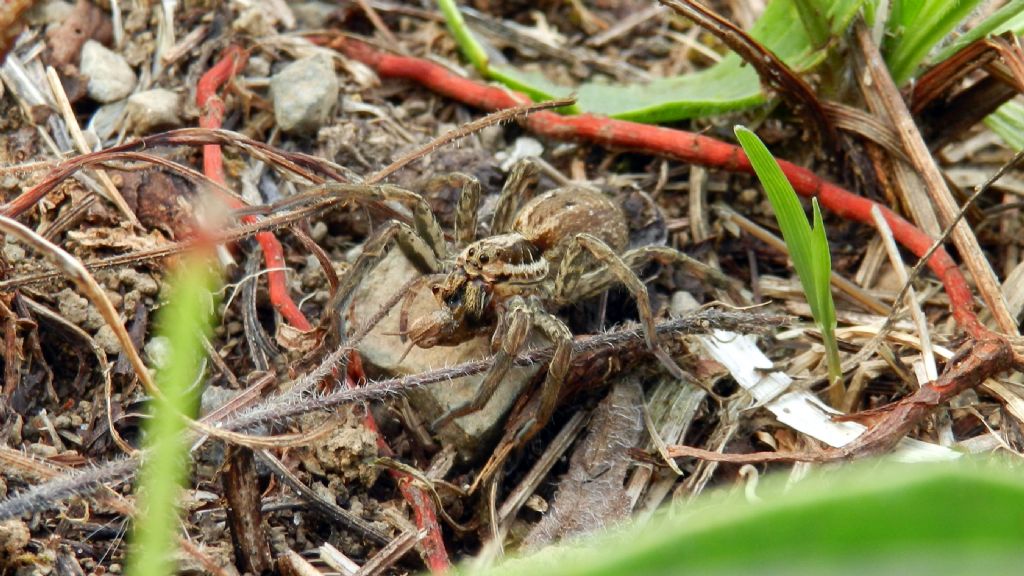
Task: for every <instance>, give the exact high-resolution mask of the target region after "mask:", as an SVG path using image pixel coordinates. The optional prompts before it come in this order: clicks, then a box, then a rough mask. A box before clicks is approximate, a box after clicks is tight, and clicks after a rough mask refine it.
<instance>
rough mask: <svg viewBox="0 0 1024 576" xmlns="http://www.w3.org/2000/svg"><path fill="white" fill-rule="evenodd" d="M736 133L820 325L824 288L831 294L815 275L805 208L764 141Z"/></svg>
mask: <svg viewBox="0 0 1024 576" xmlns="http://www.w3.org/2000/svg"><path fill="white" fill-rule="evenodd" d="M735 132H736V138H737V139H738V140H739V142H740V145H741V146H742V147H743V151H744V152H746V154H747V157H748V158H750V163H751V165H753V167H754V171H755V172H756V173H757V177H758V179H759V180H760V181H761V185H762V186H763V187H764V191H765V194H766V195H767V196H768V200H769V202H771V205H772V209H773V210H774V211H775V218H776V219H777V220H778V222H779V228H780V229H781V230H782V238H783V240H785V241H786V246H787V247H788V248H789V257H790V259H791V260H792V261H793V267H794V268H796V273H797V276H799V278H800V283H801V284H802V285H803V287H804V293H805V294H806V296H807V303H808V304H809V305H810V307H811V313H812V314H813V315H814V319H815V320H817V321H818V323H819V324H821V319H822V317H823V316H822V311H821V309H820V308H819V306H820V305H821V303H822V301H823V298H822V297H821V296H820V293H821V291H822V289H824V290H825V291H828V290H829V288H828V283H827V282H826V283H825V285H824V288H822V287H819V286H818V277H819V273H818V272H816V268H817V264H819V263H820V261H818V260H816V259H815V248H814V241H813V237H812V234H811V226H810V224H808V222H807V215H806V214H805V213H804V208H803V205H802V204H800V200H799V199H798V197H797V195H796V192H795V191H794V190H793V186H792V185H791V184H790V183H789V180H787V179H786V175H785V174H783V173H782V169H781V168H779V164H778V163H777V162H776V161H775V158H774V157H772V155H771V153H770V152H769V151H768V148H767V147H765V145H764V144H763V143H762V142H761V139H760V138H758V137H757V135H756V134H754V133H753V132H751V131H750V130H748V129H746V128H744V127H742V126H737V127H736V130H735Z"/></svg>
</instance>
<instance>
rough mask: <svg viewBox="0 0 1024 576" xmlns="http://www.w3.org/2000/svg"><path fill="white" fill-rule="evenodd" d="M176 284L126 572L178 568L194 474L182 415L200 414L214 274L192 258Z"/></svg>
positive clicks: (163, 318)
mask: <svg viewBox="0 0 1024 576" xmlns="http://www.w3.org/2000/svg"><path fill="white" fill-rule="evenodd" d="M189 264H192V265H191V266H189V265H188V264H186V265H185V266H184V267H183V271H182V272H181V273H180V275H179V276H178V277H177V278H176V279H175V280H174V281H173V283H172V296H171V299H170V301H169V303H168V305H167V306H166V307H165V308H164V309H163V310H161V311H160V315H159V326H160V334H161V335H163V336H164V337H166V338H167V339H168V341H169V344H170V358H169V360H168V362H167V365H166V366H165V367H163V368H162V369H161V370H160V372H159V373H158V375H157V383H158V385H159V386H160V390H161V391H163V393H164V395H165V397H166V403H165V402H162V401H160V400H154V401H153V417H152V418H151V419H149V421H148V422H147V424H146V428H145V431H146V447H147V455H146V458H145V461H144V462H143V465H142V471H141V473H140V476H139V478H140V480H139V509H140V513H139V515H138V517H137V518H135V527H134V533H133V536H132V551H131V553H130V555H129V559H128V566H127V571H126V574H128V575H129V576H167V575H170V574H173V573H174V572H175V569H174V550H175V547H176V539H177V533H178V507H177V504H178V498H179V494H180V491H181V486H182V485H183V484H184V482H185V480H186V478H187V476H188V462H189V460H188V446H187V445H186V444H185V443H184V442H183V441H182V439H183V438H182V435H183V432H184V428H185V423H184V421H183V420H182V419H181V417H180V416H179V415H180V414H195V412H196V410H197V407H198V397H197V395H195V394H190V393H189V390H190V388H191V386H192V383H193V382H195V380H196V378H197V376H198V375H199V370H200V367H201V365H202V357H203V354H204V351H203V347H202V340H201V339H200V336H201V335H208V334H209V333H210V311H211V297H212V296H211V292H210V286H211V278H210V276H209V274H208V273H207V268H206V266H205V264H204V263H201V262H196V261H193V262H190V263H189Z"/></svg>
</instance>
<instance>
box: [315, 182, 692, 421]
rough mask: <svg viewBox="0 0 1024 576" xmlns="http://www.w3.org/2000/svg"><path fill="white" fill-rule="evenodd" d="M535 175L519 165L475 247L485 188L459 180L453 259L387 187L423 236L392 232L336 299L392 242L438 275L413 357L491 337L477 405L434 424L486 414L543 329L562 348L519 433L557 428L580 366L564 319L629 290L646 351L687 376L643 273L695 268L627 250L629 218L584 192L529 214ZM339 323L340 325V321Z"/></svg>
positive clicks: (431, 223) (663, 251)
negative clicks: (566, 388) (558, 410)
mask: <svg viewBox="0 0 1024 576" xmlns="http://www.w3.org/2000/svg"><path fill="white" fill-rule="evenodd" d="M535 173H536V168H535V167H534V166H533V164H531V163H528V162H527V163H520V164H518V165H517V166H516V167H515V168H514V169H513V171H512V174H511V175H510V176H509V179H508V181H507V182H506V184H505V187H504V188H503V190H502V192H501V194H500V195H499V197H498V200H497V203H496V205H495V209H494V216H493V220H492V223H491V227H490V235H489V236H486V237H484V238H482V239H478V240H477V239H475V236H476V229H477V208H478V204H479V199H480V186H479V184H478V183H477V182H476V181H475V179H472V178H470V177H468V176H465V175H461V174H456V175H452V176H450V177H449V180H450V181H452V182H453V183H456V184H459V183H461V184H463V187H462V192H461V195H460V198H459V202H458V206H457V209H456V225H455V233H454V240H455V248H456V249H458V250H460V251H459V253H458V256H457V257H455V258H454V260H452V259H450V258H449V257H448V249H449V247H448V246H447V245H446V243H445V241H444V239H443V235H442V234H441V232H440V225H439V224H438V223H437V222H436V220H435V219H434V216H433V214H432V212H430V210H429V208H426V207H425V202H424V201H423V200H422V198H421V197H420V198H418V199H412V198H411V197H410V196H407V194H408V195H411V194H412V193H410V192H406V191H398V189H394V188H389V189H387V190H384V196H386V197H388V198H389V199H397V200H408V201H411V202H412V203H413V223H414V227H409V226H407V225H404V224H401V223H398V222H395V221H392V222H390V223H389V224H388V225H386V226H385V227H384V228H382V229H381V230H378V232H377V233H376V234H375V236H374V237H372V238H371V239H370V240H368V241H367V242H366V244H365V245H364V249H363V253H362V255H361V256H360V258H359V259H358V260H357V261H356V262H355V263H354V264H353V267H352V270H351V271H350V273H349V274H347V275H346V279H345V280H343V282H342V286H341V287H339V289H338V291H337V292H336V296H335V298H336V300H335V303H334V304H335V305H340V306H341V307H342V308H344V307H345V306H347V304H348V301H349V299H350V295H351V292H352V291H353V289H354V285H355V283H357V282H359V279H360V278H361V277H362V275H363V274H365V272H366V271H367V270H368V269H369V268H370V267H372V266H374V265H375V263H376V262H377V261H379V260H380V258H381V257H382V255H383V253H384V251H385V249H386V247H387V246H388V245H389V244H390V241H391V240H392V239H396V240H397V242H398V244H399V245H400V246H401V247H402V251H403V252H404V253H406V255H407V256H408V257H409V258H410V260H412V261H413V262H414V263H415V264H416V266H417V267H418V268H420V270H421V271H422V272H425V273H428V274H431V275H432V276H430V277H428V278H430V280H431V286H430V288H431V291H432V292H433V294H434V297H435V299H436V301H437V308H436V309H435V310H434V311H433V312H431V313H429V314H426V315H422V316H420V317H418V318H415V319H414V320H413V322H412V324H411V326H410V327H409V329H408V331H407V335H408V336H409V338H410V340H411V344H412V346H418V347H420V348H430V347H434V346H451V345H456V344H460V343H462V342H466V341H468V340H470V339H472V338H474V337H476V336H479V335H480V334H482V333H488V332H490V333H491V334H492V337H491V349H492V351H493V352H494V353H495V359H494V363H493V364H492V365H491V367H490V368H489V370H488V372H487V373H486V375H485V377H484V379H483V383H482V385H481V386H480V388H479V390H478V391H477V392H476V395H475V396H474V398H473V399H472V400H470V401H468V402H465V403H464V404H462V405H460V406H456V407H454V408H452V409H451V410H449V411H448V412H447V413H445V414H444V415H442V416H441V417H440V418H439V419H438V420H436V421H435V422H434V424H433V426H434V428H437V427H440V426H442V425H444V424H446V423H448V422H449V421H451V420H452V419H454V418H457V417H460V416H463V415H466V414H469V413H471V412H474V411H476V410H479V409H480V408H482V407H483V405H484V404H486V402H487V400H488V399H489V398H490V397H491V396H492V395H493V393H494V391H495V389H496V388H497V387H498V386H499V384H500V383H501V382H502V379H503V377H504V376H505V375H506V373H508V371H509V369H510V368H511V366H512V362H513V360H514V359H515V357H516V356H517V355H518V354H519V353H520V352H521V349H522V347H523V346H524V343H525V342H526V341H527V338H528V336H529V334H530V332H531V331H532V330H534V329H536V330H539V331H540V332H541V333H542V334H543V335H544V336H545V337H546V338H547V339H548V340H549V341H551V343H552V344H553V345H554V346H555V350H554V354H553V356H552V359H551V362H550V364H549V366H548V371H547V375H546V378H545V380H544V383H543V385H542V388H541V402H540V408H539V409H538V411H537V413H536V414H534V415H532V418H530V419H529V420H528V421H527V422H525V423H524V424H523V425H522V426H521V428H520V430H518V434H519V436H520V437H521V438H524V439H525V438H528V437H531V436H533V435H534V434H535V433H536V432H537V431H539V430H540V428H542V427H543V426H544V425H545V424H546V423H547V421H548V420H549V419H550V417H551V414H552V413H553V412H554V409H555V407H556V402H557V399H558V393H559V390H560V388H561V386H562V383H563V381H564V380H565V375H566V373H567V372H568V370H569V367H570V365H571V360H572V359H571V355H572V340H573V335H572V333H571V332H570V330H569V328H568V327H567V326H566V325H565V323H563V322H562V320H560V319H559V318H558V317H557V316H555V314H554V313H555V312H557V311H558V310H559V309H561V308H564V307H565V306H567V305H570V304H572V303H575V302H578V301H580V300H583V299H585V298H588V297H591V296H594V295H597V294H600V293H601V292H603V291H605V290H607V289H608V288H609V287H610V286H611V285H612V284H613V283H615V282H619V283H622V284H623V285H625V287H626V288H627V289H628V290H629V291H630V293H631V294H632V295H633V297H634V299H635V300H636V302H637V307H638V309H639V313H640V319H641V321H642V323H643V327H644V331H645V337H646V342H647V345H648V347H649V348H650V349H651V350H652V351H654V353H655V354H656V355H657V357H658V358H659V359H660V360H661V362H662V364H664V365H665V366H666V368H668V369H669V370H670V371H671V372H673V373H674V374H676V375H677V376H679V377H682V372H681V370H680V368H679V367H678V366H677V365H676V364H675V362H674V361H672V359H671V358H670V357H669V356H668V354H667V353H665V352H664V351H663V350H662V349H661V348H660V347H659V346H658V342H657V340H656V338H655V326H654V315H653V312H652V310H651V305H650V300H649V298H648V294H647V288H646V287H645V286H644V283H643V282H642V281H641V280H640V279H639V278H638V277H637V275H636V274H635V273H634V272H633V269H634V268H640V267H642V266H643V265H645V264H647V263H648V262H650V261H652V260H657V261H659V262H663V263H671V262H683V263H687V264H689V263H690V262H688V259H687V258H686V257H685V256H684V255H682V254H681V253H679V252H678V251H676V250H674V249H671V248H668V247H663V246H647V247H642V248H638V249H635V250H629V251H625V249H626V246H627V242H628V232H629V231H628V228H627V224H626V218H625V215H624V214H623V213H622V211H621V209H620V208H619V207H618V206H617V205H616V204H615V203H614V202H613V201H612V200H611V199H609V198H607V197H605V196H604V195H602V194H600V193H598V192H594V191H591V190H588V189H585V188H579V187H567V188H558V189H555V190H551V191H549V192H546V193H543V194H541V195H539V196H537V197H535V198H533V199H532V200H530V201H528V202H526V203H525V204H524V205H523V206H522V207H521V208H519V207H518V206H519V203H520V200H521V197H522V196H523V194H524V192H525V190H526V189H527V187H528V186H529V184H530V181H531V180H532V179H533V178H534V176H535ZM339 316H341V315H339Z"/></svg>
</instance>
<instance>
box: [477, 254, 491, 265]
mask: <svg viewBox="0 0 1024 576" xmlns="http://www.w3.org/2000/svg"><path fill="white" fill-rule="evenodd" d="M490 261H491V257H490V256H488V255H487V254H481V255H480V263H481V264H487V263H488V262H490Z"/></svg>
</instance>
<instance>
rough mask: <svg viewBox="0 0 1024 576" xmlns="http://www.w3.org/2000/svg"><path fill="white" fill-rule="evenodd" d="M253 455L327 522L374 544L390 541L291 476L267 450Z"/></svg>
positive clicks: (363, 521)
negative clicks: (326, 519)
mask: <svg viewBox="0 0 1024 576" xmlns="http://www.w3.org/2000/svg"><path fill="white" fill-rule="evenodd" d="M255 454H256V456H257V457H258V458H259V459H260V460H261V461H262V462H263V463H264V464H266V465H267V466H268V467H269V468H270V469H271V470H273V471H274V475H276V476H277V477H278V478H280V479H281V481H282V482H284V483H285V484H287V485H288V487H289V488H291V489H292V490H294V491H295V492H297V493H298V494H299V496H302V497H303V498H304V499H305V500H306V501H307V502H309V504H310V506H312V507H313V508H314V509H315V510H316V511H317V512H319V513H320V514H323V515H324V516H325V517H326V518H328V519H329V520H331V521H333V522H337V523H338V524H341V525H342V526H345V527H346V528H350V529H352V530H355V531H357V532H359V533H360V534H362V535H363V536H366V537H367V538H369V539H371V540H373V541H374V542H379V543H380V544H387V543H388V542H390V541H391V539H390V538H388V537H387V536H386V535H384V534H382V533H381V532H380V531H378V530H377V529H376V528H374V527H373V526H371V525H370V524H369V523H368V522H367V521H366V520H363V519H362V518H360V517H359V516H356V515H355V514H353V513H351V512H349V511H348V510H345V509H344V508H342V507H341V506H338V505H337V504H335V503H334V502H331V501H330V500H326V499H324V498H321V497H320V496H319V495H318V494H317V493H316V492H314V491H313V490H311V489H310V488H309V487H308V486H306V485H305V484H303V483H302V481H301V480H299V479H298V478H296V477H295V475H294V474H292V472H291V470H289V469H288V467H287V466H285V465H284V463H282V462H281V461H280V460H278V459H277V457H276V456H274V455H273V454H271V453H270V452H269V451H268V450H257V451H256V452H255Z"/></svg>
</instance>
